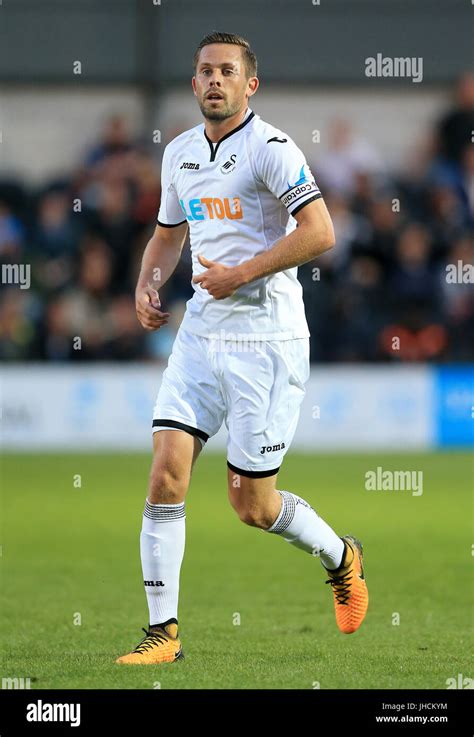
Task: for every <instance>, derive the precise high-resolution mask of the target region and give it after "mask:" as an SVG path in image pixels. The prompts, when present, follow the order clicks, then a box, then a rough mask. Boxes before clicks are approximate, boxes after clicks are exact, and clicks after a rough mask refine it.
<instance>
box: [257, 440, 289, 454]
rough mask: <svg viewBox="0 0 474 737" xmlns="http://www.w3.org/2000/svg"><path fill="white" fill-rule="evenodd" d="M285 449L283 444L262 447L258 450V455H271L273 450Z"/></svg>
mask: <svg viewBox="0 0 474 737" xmlns="http://www.w3.org/2000/svg"><path fill="white" fill-rule="evenodd" d="M284 447H285V443H278V444H277V445H262V447H261V450H260V455H262V456H263V455H264V454H265V453H273V451H275V450H283V448H284Z"/></svg>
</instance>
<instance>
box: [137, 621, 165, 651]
mask: <svg viewBox="0 0 474 737" xmlns="http://www.w3.org/2000/svg"><path fill="white" fill-rule="evenodd" d="M142 630H143V632H144V633H145V637H144V638H143V640H142V641H141V642H140V643H139V644H138V645H137V647H136V648H135V650H134V651H133V652H134V653H140V654H141V653H144V652H146V651H147V650H151V648H152V647H155V646H156V645H162V644H163V643H164V642H167V641H168V636H167V635H166V634H165V633H164V632H163V631H161V632H160V631H159V630H146V629H145V628H144V627H142Z"/></svg>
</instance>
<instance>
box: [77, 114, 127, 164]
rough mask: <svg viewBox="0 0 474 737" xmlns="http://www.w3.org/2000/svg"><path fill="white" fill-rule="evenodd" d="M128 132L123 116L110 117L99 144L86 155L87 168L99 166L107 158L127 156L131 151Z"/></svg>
mask: <svg viewBox="0 0 474 737" xmlns="http://www.w3.org/2000/svg"><path fill="white" fill-rule="evenodd" d="M133 148H134V146H133V142H132V138H131V134H130V130H129V127H128V124H127V121H126V118H125V117H124V116H123V115H120V114H115V115H111V116H110V117H109V118H108V119H107V120H106V122H105V126H104V129H103V131H102V134H101V139H100V141H99V143H98V144H97V145H95V146H93V147H92V148H91V150H90V151H89V152H88V153H87V154H86V157H85V165H86V167H88V168H91V167H95V166H96V165H97V164H101V163H103V162H104V160H106V159H108V158H109V157H114V156H117V155H122V154H128V153H130V152H131V151H132V150H133Z"/></svg>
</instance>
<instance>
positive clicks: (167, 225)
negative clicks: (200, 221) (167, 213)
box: [156, 218, 187, 228]
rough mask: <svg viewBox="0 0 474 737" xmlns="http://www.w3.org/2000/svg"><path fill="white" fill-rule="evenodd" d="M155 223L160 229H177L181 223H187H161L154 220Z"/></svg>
mask: <svg viewBox="0 0 474 737" xmlns="http://www.w3.org/2000/svg"><path fill="white" fill-rule="evenodd" d="M156 222H157V223H158V225H161V227H162V228H177V227H178V225H182V224H183V223H187V220H181V222H180V223H162V222H161V220H158V218H157V219H156Z"/></svg>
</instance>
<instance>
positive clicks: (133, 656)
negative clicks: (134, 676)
mask: <svg viewBox="0 0 474 737" xmlns="http://www.w3.org/2000/svg"><path fill="white" fill-rule="evenodd" d="M142 629H143V632H144V633H145V637H144V638H143V640H142V641H141V642H140V643H139V644H138V645H137V647H136V648H135V650H132V652H131V653H128V655H122V656H121V657H120V658H117V660H116V661H115V662H116V663H120V664H124V665H156V664H158V663H174V661H175V660H179V659H180V658H184V653H183V649H182V647H181V642H180V641H179V639H178V625H177V624H174V623H170V624H166V625H164V626H158V625H154V626H153V627H150V628H149V629H148V630H146V629H145V628H144V627H142Z"/></svg>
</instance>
